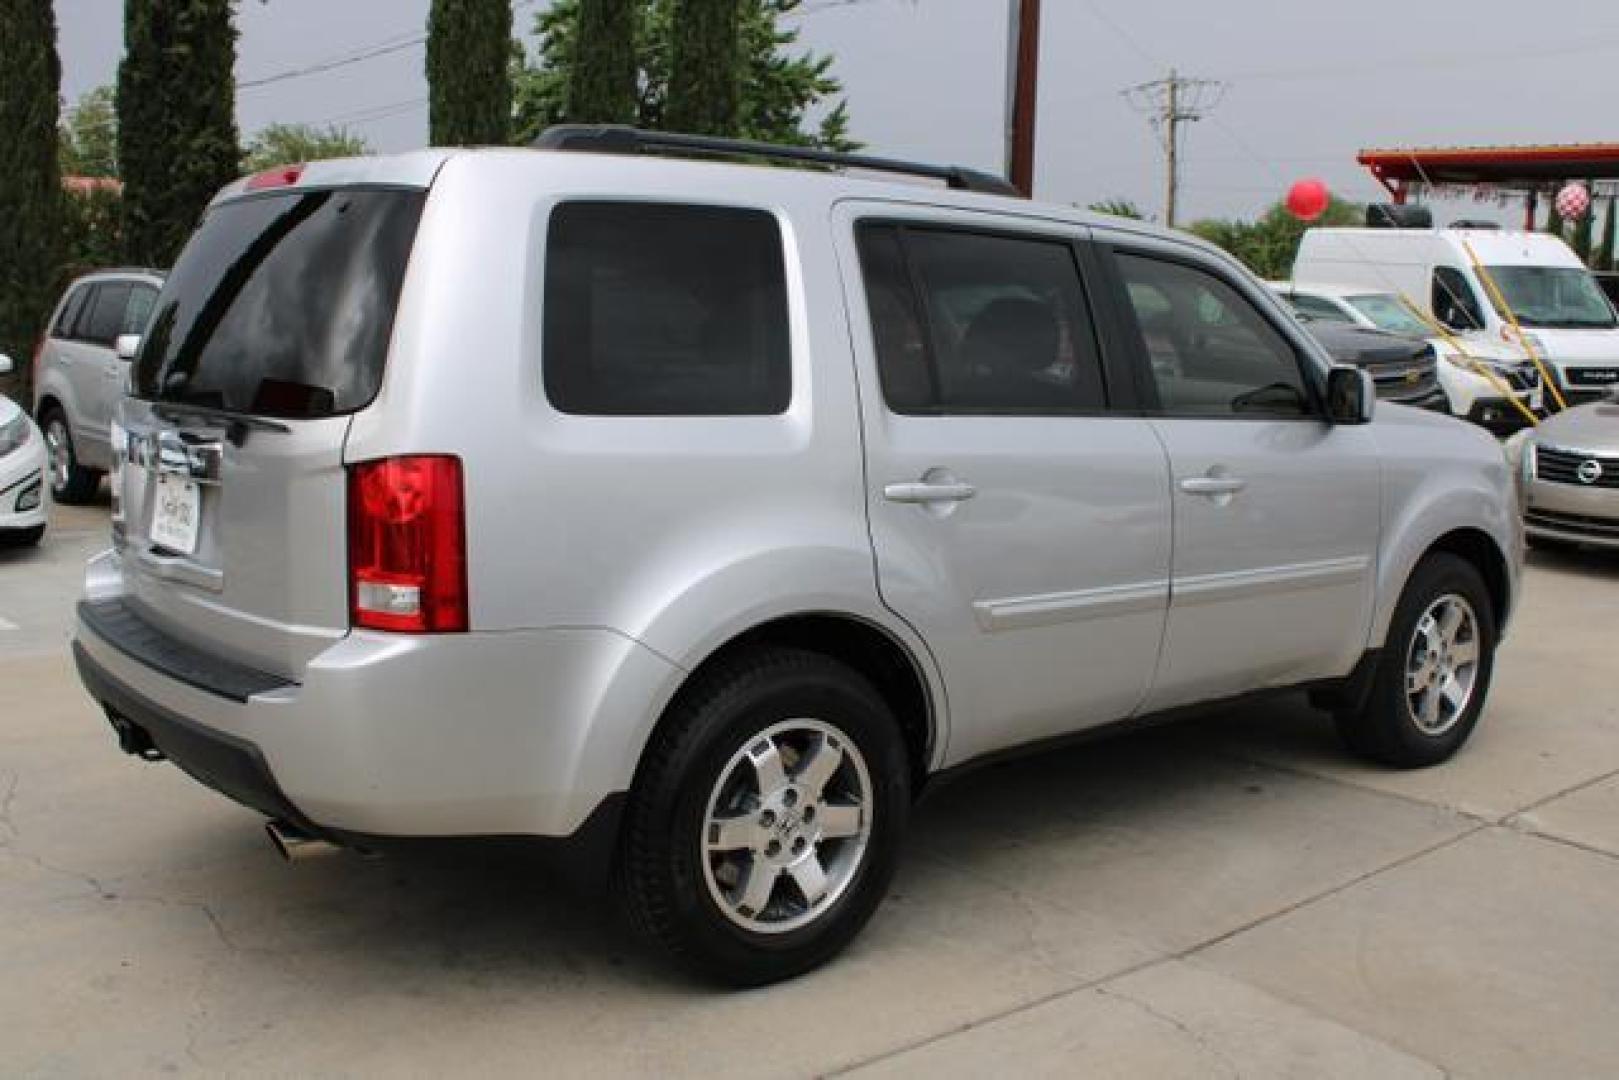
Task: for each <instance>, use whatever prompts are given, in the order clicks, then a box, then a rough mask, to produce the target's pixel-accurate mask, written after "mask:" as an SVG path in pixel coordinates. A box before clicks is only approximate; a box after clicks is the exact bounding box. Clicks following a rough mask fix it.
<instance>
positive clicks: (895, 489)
mask: <svg viewBox="0 0 1619 1080" xmlns="http://www.w3.org/2000/svg"><path fill="white" fill-rule="evenodd" d="M977 494H978V489H977V488H975V487H973V486H972V485H971V484H963V483H961V482H960V481H949V482H930V481H927V480H923V481H919V482H916V483H910V484H889V485H888V486H887V487H885V488H883V498H885V499H887V500H888V501H889V502H897V503H913V504H926V503H945V502H961V501H962V500H963V499H970V498H972V497H973V496H974V495H977Z"/></svg>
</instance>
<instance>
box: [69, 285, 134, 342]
mask: <svg viewBox="0 0 1619 1080" xmlns="http://www.w3.org/2000/svg"><path fill="white" fill-rule="evenodd" d="M128 305H129V286H128V285H119V284H113V285H98V286H96V296H95V301H94V303H93V305H92V306H91V308H90V314H89V318H88V320H85V319H80V320H79V327H78V330H79V333H78V336H79V337H81V338H83V339H84V340H86V341H90V342H94V343H95V344H97V345H111V344H112V343H113V340H114V339H115V338H117V337H118V334H119V332H120V331H121V329H122V327H123V325H124V310H125V308H126V307H127V306H128Z"/></svg>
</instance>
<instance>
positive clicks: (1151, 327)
mask: <svg viewBox="0 0 1619 1080" xmlns="http://www.w3.org/2000/svg"><path fill="white" fill-rule="evenodd" d="M1118 265H1119V271H1120V273H1121V274H1122V275H1123V277H1124V282H1125V287H1126V291H1127V293H1128V295H1129V298H1130V307H1131V309H1132V312H1133V314H1134V315H1135V322H1136V327H1137V330H1138V332H1139V334H1140V336H1141V343H1142V346H1143V350H1144V353H1145V355H1146V358H1147V360H1148V362H1149V364H1150V366H1151V371H1152V379H1153V383H1154V385H1155V386H1156V387H1157V390H1158V401H1159V405H1160V407H1161V408H1162V409H1163V411H1164V412H1166V413H1169V414H1171V415H1178V416H1249V415H1260V416H1263V415H1270V416H1306V415H1309V414H1311V413H1312V412H1313V411H1314V409H1313V406H1312V404H1311V399H1310V393H1309V390H1308V388H1307V386H1306V384H1305V381H1304V374H1303V371H1302V370H1301V369H1300V367H1299V359H1298V356H1297V354H1296V353H1295V352H1294V349H1293V346H1292V344H1291V343H1290V342H1288V340H1287V339H1286V338H1285V337H1283V336H1282V334H1281V332H1280V331H1278V330H1277V329H1276V328H1275V327H1274V326H1272V325H1271V324H1270V322H1269V321H1268V320H1267V319H1266V318H1265V317H1264V316H1263V315H1262V314H1260V312H1259V310H1258V309H1257V308H1255V307H1254V305H1253V304H1251V303H1250V302H1249V301H1248V300H1247V298H1245V297H1244V296H1243V295H1242V294H1241V293H1240V292H1238V291H1237V290H1236V289H1235V288H1234V287H1232V286H1231V285H1229V284H1227V283H1226V282H1225V281H1222V280H1221V279H1220V278H1218V277H1216V276H1215V275H1213V274H1211V273H1208V272H1207V271H1204V270H1198V269H1195V268H1193V267H1190V266H1184V265H1182V264H1180V263H1176V262H1169V261H1167V260H1164V259H1156V258H1151V257H1149V256H1145V255H1130V254H1122V253H1121V254H1120V255H1119V256H1118Z"/></svg>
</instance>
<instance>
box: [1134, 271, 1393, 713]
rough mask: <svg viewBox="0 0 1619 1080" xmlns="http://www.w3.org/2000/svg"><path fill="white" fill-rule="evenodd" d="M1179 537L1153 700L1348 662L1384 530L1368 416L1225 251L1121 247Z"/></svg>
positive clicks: (1321, 672)
mask: <svg viewBox="0 0 1619 1080" xmlns="http://www.w3.org/2000/svg"><path fill="white" fill-rule="evenodd" d="M1113 265H1114V267H1115V268H1116V270H1117V273H1118V279H1119V284H1120V286H1121V291H1122V293H1123V296H1124V301H1125V302H1124V303H1123V305H1122V306H1123V307H1125V308H1126V309H1127V310H1128V311H1129V312H1130V313H1132V314H1133V315H1134V317H1135V330H1136V335H1135V344H1136V350H1137V355H1138V368H1139V370H1141V371H1142V372H1143V373H1144V374H1145V375H1146V378H1145V379H1144V380H1143V382H1144V386H1143V397H1144V398H1145V399H1147V400H1148V401H1149V402H1151V403H1154V406H1155V407H1154V409H1153V410H1152V411H1153V412H1154V418H1153V420H1152V424H1153V427H1154V428H1155V430H1156V431H1157V432H1158V435H1159V437H1160V438H1161V439H1162V440H1163V444H1164V446H1165V448H1166V449H1167V450H1168V453H1169V460H1170V468H1171V473H1172V476H1173V488H1172V497H1173V499H1174V518H1175V542H1174V559H1173V570H1172V574H1171V599H1170V607H1169V619H1168V627H1167V630H1166V633H1165V638H1164V652H1163V659H1162V662H1161V667H1160V669H1159V672H1158V676H1157V679H1156V680H1155V684H1154V688H1153V692H1152V696H1151V698H1150V700H1149V701H1148V704H1147V708H1148V709H1149V710H1153V711H1156V710H1159V709H1166V708H1171V707H1174V706H1178V705H1184V704H1188V703H1192V702H1198V701H1206V700H1211V699H1215V698H1220V697H1225V696H1230V695H1235V694H1240V693H1244V692H1246V691H1250V690H1257V689H1262V688H1267V687H1273V686H1284V685H1291V684H1296V683H1301V682H1306V681H1309V680H1313V679H1323V678H1334V677H1338V676H1342V675H1345V674H1348V672H1349V671H1350V669H1351V668H1352V667H1353V666H1354V664H1355V661H1356V660H1357V659H1358V658H1359V656H1360V654H1361V652H1362V650H1364V648H1365V647H1366V640H1367V632H1368V627H1369V624H1370V620H1371V612H1372V591H1373V582H1374V571H1375V566H1374V560H1375V557H1376V551H1377V541H1378V536H1379V532H1380V529H1381V497H1380V477H1379V466H1378V456H1377V447H1376V445H1375V443H1374V441H1373V439H1372V436H1371V431H1370V429H1368V428H1366V427H1361V426H1335V425H1333V424H1330V423H1328V422H1327V421H1326V420H1325V419H1324V418H1323V415H1322V411H1321V408H1320V404H1319V402H1320V394H1319V389H1318V384H1319V379H1318V378H1317V377H1316V376H1317V375H1318V374H1319V372H1318V370H1316V369H1314V368H1312V367H1311V366H1310V365H1312V364H1313V361H1309V360H1306V359H1305V357H1304V356H1303V355H1301V349H1300V346H1299V343H1298V342H1297V341H1295V340H1294V339H1293V338H1292V337H1291V336H1290V331H1289V329H1287V328H1284V325H1283V324H1282V322H1281V321H1280V320H1279V319H1278V318H1277V314H1276V312H1275V310H1274V307H1273V305H1270V304H1268V303H1266V302H1262V301H1261V300H1260V298H1259V296H1258V294H1257V292H1254V291H1251V289H1252V287H1251V286H1250V285H1249V284H1248V283H1245V282H1243V280H1242V278H1241V277H1240V276H1238V275H1236V274H1234V273H1233V272H1232V271H1231V270H1230V269H1229V268H1227V267H1225V266H1224V265H1223V264H1221V263H1219V262H1217V261H1215V260H1212V259H1209V260H1203V259H1201V258H1200V257H1199V256H1197V255H1196V254H1194V253H1189V252H1185V251H1182V250H1180V249H1178V248H1177V249H1169V248H1161V249H1160V248H1153V247H1148V246H1141V247H1116V248H1115V249H1114V257H1113Z"/></svg>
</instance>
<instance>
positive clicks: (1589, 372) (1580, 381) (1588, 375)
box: [1564, 365, 1619, 386]
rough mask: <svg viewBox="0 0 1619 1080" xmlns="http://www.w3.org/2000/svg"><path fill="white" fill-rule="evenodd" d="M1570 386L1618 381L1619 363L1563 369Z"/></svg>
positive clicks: (1601, 384)
mask: <svg viewBox="0 0 1619 1080" xmlns="http://www.w3.org/2000/svg"><path fill="white" fill-rule="evenodd" d="M1564 370H1565V372H1566V374H1567V379H1568V384H1569V385H1570V386H1613V385H1614V384H1615V383H1619V365H1615V366H1613V367H1571V368H1566V369H1564Z"/></svg>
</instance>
